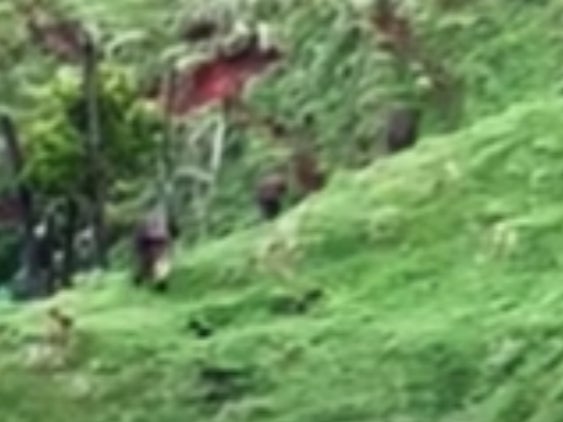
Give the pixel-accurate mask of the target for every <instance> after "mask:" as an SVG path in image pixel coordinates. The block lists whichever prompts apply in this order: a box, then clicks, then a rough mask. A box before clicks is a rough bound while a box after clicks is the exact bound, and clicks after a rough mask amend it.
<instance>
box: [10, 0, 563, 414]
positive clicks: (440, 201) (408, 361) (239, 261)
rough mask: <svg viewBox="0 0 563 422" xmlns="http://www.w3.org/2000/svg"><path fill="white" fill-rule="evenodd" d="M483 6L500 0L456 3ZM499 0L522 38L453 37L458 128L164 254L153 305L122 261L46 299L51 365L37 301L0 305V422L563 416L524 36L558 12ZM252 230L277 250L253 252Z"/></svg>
mask: <svg viewBox="0 0 563 422" xmlns="http://www.w3.org/2000/svg"><path fill="white" fill-rule="evenodd" d="M489 3H491V4H489ZM492 3H496V4H497V5H498V4H500V3H502V2H486V1H482V2H480V3H479V5H480V6H476V7H475V9H468V10H467V11H466V13H467V14H468V15H471V14H475V15H478V14H479V13H481V12H482V11H483V10H484V9H479V8H480V7H482V8H485V7H487V8H495V7H497V6H494V5H492ZM508 3H510V4H515V3H517V2H514V1H511V2H505V3H504V8H500V6H498V7H499V9H498V10H497V9H495V14H493V15H491V18H490V20H495V19H497V20H498V22H508V17H511V18H513V21H515V22H521V23H522V25H520V26H519V27H518V28H519V31H516V30H515V31H514V32H512V33H511V34H513V35H512V36H511V35H510V34H508V33H499V34H497V35H496V37H495V38H494V39H492V40H491V41H490V43H488V44H487V45H480V44H479V43H478V42H476V41H475V42H474V44H470V40H469V39H467V40H463V39H461V40H457V41H458V42H459V45H468V46H469V45H472V46H473V49H472V50H470V52H468V53H467V54H461V53H458V54H459V55H460V56H463V57H465V58H466V61H467V63H466V65H467V66H466V67H461V66H462V64H459V65H460V69H461V70H463V71H464V72H466V75H465V76H466V78H467V80H468V81H471V75H473V74H475V75H477V74H480V73H479V72H477V71H475V72H474V73H472V72H473V70H472V69H473V68H472V67H471V66H474V67H475V68H477V67H479V66H478V64H479V63H481V64H482V66H481V67H482V68H481V70H480V72H481V73H482V74H486V75H489V76H490V79H486V78H485V80H487V81H489V82H488V83H483V81H480V82H479V81H478V82H475V84H474V85H472V84H471V82H468V84H469V87H470V88H471V89H470V90H469V92H471V93H472V95H474V96H473V97H470V98H469V100H468V109H469V110H470V111H471V112H470V113H468V116H469V117H468V118H467V120H468V121H471V120H474V121H476V123H474V124H473V125H471V126H468V127H467V128H466V129H463V130H460V131H459V132H457V133H455V134H451V135H448V136H443V137H434V138H426V139H425V140H424V142H423V143H422V144H421V145H420V147H418V148H417V149H416V150H413V151H412V152H408V153H406V154H404V155H402V156H399V157H396V158H393V159H389V160H386V161H380V162H379V163H376V164H375V165H374V166H372V167H370V168H369V169H366V170H364V171H362V172H360V173H355V174H337V175H336V176H335V177H334V179H333V181H332V183H331V185H330V187H329V188H328V189H327V191H326V192H323V193H322V194H321V195H319V196H318V197H316V198H314V199H312V200H310V201H309V202H307V203H305V204H303V205H302V206H301V207H299V208H298V209H296V210H295V211H294V212H292V213H290V214H288V215H287V216H286V217H284V218H283V219H281V220H280V221H279V222H278V223H276V224H275V225H273V226H263V227H257V228H255V229H253V230H251V231H249V232H245V233H240V234H238V235H236V236H234V237H231V238H228V239H225V240H224V241H221V242H217V243H214V244H210V245H206V246H205V247H202V248H200V249H198V250H196V251H193V252H190V253H189V254H186V256H182V254H183V253H182V252H179V257H178V265H179V267H178V269H177V272H176V275H175V284H174V286H175V287H174V291H173V292H172V294H171V295H170V296H169V297H165V298H157V297H153V296H151V295H148V294H145V293H143V292H135V291H131V290H130V289H128V288H127V287H125V286H124V284H125V283H124V279H125V275H123V274H120V273H114V274H111V275H105V276H104V277H102V278H101V279H100V280H99V283H100V284H97V285H90V286H87V287H84V288H82V289H81V290H80V291H78V292H75V293H72V294H68V295H63V296H60V297H59V298H57V299H56V302H58V303H61V304H62V306H63V307H64V308H65V309H68V310H69V311H70V312H71V313H72V314H73V315H75V316H76V320H77V324H78V330H77V332H76V333H75V334H74V336H73V340H74V343H75V344H74V346H73V347H72V348H71V349H70V350H69V351H68V353H69V356H68V359H67V360H66V361H65V362H64V365H62V367H60V368H58V369H53V368H50V367H49V364H50V363H51V361H50V359H49V358H48V357H43V358H35V359H31V356H30V352H31V351H32V350H34V346H35V345H36V344H37V343H39V340H38V339H37V335H38V333H40V332H41V324H42V323H43V322H44V317H43V308H44V307H45V306H46V304H38V305H36V306H33V307H31V308H28V309H26V310H18V309H15V308H13V307H11V306H6V307H4V308H0V351H1V353H0V377H1V378H0V408H1V410H2V420H3V421H6V422H29V421H34V420H38V421H48V422H50V421H61V422H67V421H68V422H71V421H72V422H74V421H77V420H81V421H82V420H83V421H85V422H94V421H99V422H106V421H108V420H112V421H113V420H116V421H135V422H143V421H147V422H149V421H150V422H153V421H166V422H169V421H170V422H175V421H178V422H181V421H182V422H183V421H186V420H192V421H229V422H236V421H245V422H253V421H272V422H273V421H280V422H282V421H283V422H290V421H291V422H302V421H319V422H321V421H322V422H331V421H338V422H341V421H354V422H360V421H379V420H381V421H394V422H407V421H417V422H421V421H429V422H430V421H432V422H434V421H459V422H462V421H479V422H489V421H491V422H492V421H495V422H496V421H533V422H549V421H558V420H560V419H561V418H563V408H561V394H562V392H563V384H561V381H560V380H561V375H562V373H563V340H562V339H563V325H562V324H561V321H560V317H559V316H560V314H561V311H562V308H563V300H562V299H563V297H562V296H563V287H561V286H562V285H561V282H562V280H561V275H560V273H561V266H562V265H563V255H562V254H561V245H562V244H563V235H561V233H560V231H559V227H560V226H561V223H562V222H563V208H562V207H561V206H560V201H561V199H563V198H562V197H563V194H561V192H562V191H561V186H560V180H561V175H562V173H563V160H562V158H563V143H561V139H562V138H563V124H561V119H560V116H561V115H562V113H563V101H561V100H560V99H557V98H553V97H550V96H549V92H550V91H553V88H554V87H556V82H557V81H556V79H555V78H556V77H557V75H558V74H557V71H556V66H555V64H556V63H559V61H558V60H559V59H557V57H556V53H557V48H559V47H558V45H557V44H550V43H549V42H548V40H547V39H546V40H545V44H543V43H540V46H541V48H540V46H537V45H536V46H537V48H534V46H533V45H530V44H529V43H525V42H524V40H526V41H527V40H529V39H540V38H539V37H540V33H541V32H542V31H543V27H545V26H546V25H548V22H552V19H555V17H556V16H557V13H556V12H558V11H559V10H560V7H559V6H556V3H557V2H555V1H554V2H551V3H549V4H550V5H553V7H552V9H549V8H548V7H547V6H545V5H544V8H543V9H542V8H540V7H539V6H538V5H529V6H528V5H526V7H528V9H526V10H525V12H522V14H514V10H513V9H511V6H507V4H508ZM521 7H523V6H521ZM300 11H302V12H303V13H304V14H306V11H305V8H303V9H296V11H295V12H294V14H293V15H288V19H289V17H291V16H293V17H294V18H295V19H297V17H298V16H299V13H298V12H300ZM308 13H310V11H309V12H308ZM530 16H534V17H536V18H537V19H531V18H530ZM524 17H528V20H525V19H524ZM506 25H508V24H506ZM319 31H321V30H320V29H319ZM321 32H322V31H321ZM546 33H548V34H551V32H549V31H547V32H546ZM550 36H551V35H550ZM459 37H462V36H461V35H459ZM541 40H542V41H544V40H543V38H541ZM464 43H466V44H464ZM468 48H469V47H468ZM495 48H498V51H497V50H495ZM495 52H496V53H498V54H495ZM500 52H504V53H505V55H502V54H500ZM508 52H513V53H514V54H510V55H509V54H508ZM516 53H518V54H516ZM520 53H522V54H521V55H520ZM524 53H525V54H524ZM484 54H486V55H490V57H484V58H483V59H482V61H480V60H478V59H477V58H478V57H481V56H480V55H484ZM303 57H305V56H303ZM471 57H473V59H470V58H471ZM493 57H494V59H495V63H492V58H493ZM550 60H551V62H550ZM515 62H516V64H518V66H513V65H512V64H514V63H515ZM457 63H459V61H457ZM540 63H541V64H540ZM308 65H310V64H303V66H308ZM485 65H490V66H492V67H495V66H499V67H498V69H502V70H503V72H500V71H499V72H494V71H492V70H491V68H486V66H485ZM311 66H312V65H311ZM320 67H321V66H320V65H319V69H320ZM536 68H538V69H537V72H534V73H532V72H531V70H532V69H534V70H535V69H536ZM312 69H314V67H312ZM315 69H316V68H315ZM487 72H488V73H487ZM296 75H297V73H296ZM287 78H288V79H287V80H286V83H288V84H290V85H291V83H292V81H293V79H292V77H291V75H289V76H287ZM297 81H298V77H297V76H295V79H294V83H297ZM478 87H481V88H482V91H479V89H478ZM516 88H517V89H516ZM272 89H273V91H272V92H274V93H275V92H276V91H275V88H272ZM277 89H279V90H280V92H281V89H282V84H281V82H280V85H279V88H277ZM309 89H311V90H313V89H314V88H313V87H309ZM312 93H313V92H312ZM257 95H258V98H260V95H264V96H266V97H267V93H266V94H264V93H262V94H260V93H258V94H257ZM268 95H270V94H268ZM271 95H273V94H271ZM341 95H344V94H341ZM533 96H536V97H537V98H538V100H537V101H534V100H531V99H530V98H532V97H533ZM262 98H265V97H262ZM290 98H293V97H290V96H289V95H288V96H287V97H284V99H283V101H287V102H290V101H292V100H291V99H290ZM516 100H518V101H519V102H518V103H514V102H515V101H516ZM524 100H526V101H524ZM264 101H265V100H264ZM348 102H350V103H352V100H351V99H350V100H349V101H348ZM511 103H514V105H512V106H510V107H509V108H508V110H507V111H503V112H501V111H500V110H501V109H503V108H504V107H505V106H508V105H509V104H511ZM319 107H321V108H322V106H319ZM288 108H289V106H288ZM328 108H329V107H328V106H327V111H326V112H322V113H323V114H322V115H323V116H327V117H326V119H327V121H328V119H329V117H328V116H329V114H330V113H329V111H328ZM491 111H494V116H492V117H486V118H482V117H480V116H482V115H483V114H488V113H490V112H491ZM330 130H334V133H338V131H339V129H338V128H337V127H332V126H331V129H330ZM330 130H329V129H327V136H328V137H330V136H331V133H332V132H330ZM340 130H342V129H340ZM269 242H273V243H276V244H278V245H280V247H279V249H278V250H279V251H280V252H278V253H277V254H274V255H272V254H268V253H267V250H266V248H265V244H267V243H269ZM263 266H268V267H269V268H280V269H281V270H282V272H281V273H274V274H272V273H271V272H270V273H268V274H266V273H265V272H264V271H263V270H262V267H263ZM284 271H285V272H287V273H288V276H287V277H283V275H284V274H285V272H284ZM311 286H321V287H322V288H323V290H324V292H325V298H324V299H323V301H322V302H320V303H319V304H318V305H317V306H316V307H314V309H312V310H311V312H310V313H308V314H306V315H293V316H290V315H281V314H280V313H279V312H276V306H274V305H275V304H276V303H278V302H279V297H280V296H283V295H285V294H288V293H290V294H296V292H300V291H303V290H304V289H306V288H308V287H311ZM196 316H197V317H202V318H205V319H207V320H209V321H210V322H211V323H212V324H213V326H214V327H216V334H215V335H214V336H213V337H211V338H209V339H207V340H200V339H197V338H195V337H194V336H193V334H192V333H190V331H189V330H187V328H186V324H187V321H188V320H189V319H190V318H193V317H196ZM58 356H59V355H56V356H55V357H58ZM32 361H33V362H32ZM37 361H39V364H43V365H44V366H47V368H38V367H37V365H38V362H37ZM205 365H207V366H209V365H228V366H234V367H242V368H250V370H251V372H252V374H253V377H252V379H251V381H250V385H249V386H248V388H247V389H244V390H243V391H242V392H241V394H240V395H237V396H236V397H231V398H230V399H228V400H225V401H221V402H220V403H209V402H208V401H205V400H204V399H202V394H203V393H204V392H205V391H207V389H209V388H210V386H209V385H206V384H202V383H201V382H200V381H199V380H198V378H197V373H198V370H199V368H201V367H202V366H205Z"/></svg>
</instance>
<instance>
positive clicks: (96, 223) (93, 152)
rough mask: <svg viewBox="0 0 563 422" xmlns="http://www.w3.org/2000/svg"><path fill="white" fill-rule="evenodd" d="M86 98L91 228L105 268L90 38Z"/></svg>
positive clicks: (100, 164)
mask: <svg viewBox="0 0 563 422" xmlns="http://www.w3.org/2000/svg"><path fill="white" fill-rule="evenodd" d="M84 98H85V99H86V111H87V113H86V115H87V124H88V126H87V128H88V129H87V134H86V139H85V147H86V154H87V160H88V163H87V165H88V178H87V180H88V185H89V190H90V192H89V194H90V195H89V196H90V199H91V201H92V215H91V224H92V229H93V232H94V243H95V245H94V247H95V255H96V256H95V262H96V265H97V266H99V267H102V268H105V267H107V265H108V257H107V244H106V224H105V205H106V180H105V171H104V170H105V169H104V165H103V161H102V154H101V148H102V134H101V123H100V122H101V121H100V110H99V102H98V98H99V87H98V56H97V50H96V47H95V45H94V43H93V42H92V40H91V39H90V38H88V39H86V40H85V43H84Z"/></svg>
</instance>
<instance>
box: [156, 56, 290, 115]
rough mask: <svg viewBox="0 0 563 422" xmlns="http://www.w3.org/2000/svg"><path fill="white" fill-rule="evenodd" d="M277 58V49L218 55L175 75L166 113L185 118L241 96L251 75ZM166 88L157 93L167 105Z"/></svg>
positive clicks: (257, 72) (260, 70) (263, 68)
mask: <svg viewBox="0 0 563 422" xmlns="http://www.w3.org/2000/svg"><path fill="white" fill-rule="evenodd" d="M279 58H280V53H279V52H278V51H277V50H271V51H260V50H258V49H257V48H249V49H246V50H244V51H242V52H240V53H238V54H236V55H232V56H226V55H218V56H216V57H214V58H212V59H210V60H207V61H204V62H202V63H200V64H198V65H196V66H195V67H193V68H190V69H187V70H186V71H184V72H183V73H181V74H179V75H177V77H176V80H175V83H174V85H173V94H172V98H171V99H170V100H171V101H170V103H169V109H168V111H169V112H170V113H171V114H173V115H185V114H189V113H190V112H191V111H193V110H195V109H198V108H201V107H203V106H206V105H208V104H211V103H215V102H221V101H225V100H229V99H233V98H237V97H239V96H240V95H241V93H242V90H243V88H244V86H245V84H246V83H247V82H248V81H249V80H250V79H251V77H252V76H254V75H256V74H259V73H260V72H262V71H263V70H265V69H266V68H267V67H268V66H269V65H270V64H272V63H273V62H275V61H277V60H278V59H279ZM166 91H167V90H166V87H164V88H163V89H161V90H160V95H159V96H160V101H161V102H162V103H163V104H165V103H166Z"/></svg>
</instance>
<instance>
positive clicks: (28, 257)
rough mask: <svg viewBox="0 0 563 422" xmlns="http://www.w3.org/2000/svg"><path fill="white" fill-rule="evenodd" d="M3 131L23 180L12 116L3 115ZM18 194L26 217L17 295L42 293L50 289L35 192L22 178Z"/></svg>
mask: <svg viewBox="0 0 563 422" xmlns="http://www.w3.org/2000/svg"><path fill="white" fill-rule="evenodd" d="M0 133H1V134H2V136H3V138H4V141H5V142H6V148H7V153H8V155H9V157H10V161H11V163H12V171H13V174H14V178H15V179H17V180H19V179H20V176H21V174H22V170H23V167H24V158H23V153H22V149H21V145H20V142H19V139H18V136H17V133H16V128H15V126H14V123H13V121H12V119H11V118H10V117H9V116H7V115H5V114H2V115H0ZM17 196H18V202H19V211H20V213H21V221H22V253H21V274H20V275H21V277H19V278H18V279H17V281H16V285H15V286H14V292H15V295H16V296H17V297H18V298H21V299H30V298H34V297H40V296H42V295H44V294H45V293H46V286H45V285H44V281H45V280H44V279H43V277H42V276H41V275H42V274H41V273H42V271H41V265H40V262H39V249H40V248H39V244H38V241H37V238H36V236H35V226H36V223H37V221H36V216H35V210H34V203H33V193H32V190H31V188H30V187H29V186H28V184H27V183H25V182H23V181H21V180H19V181H18V183H17Z"/></svg>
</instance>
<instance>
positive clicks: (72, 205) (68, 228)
mask: <svg viewBox="0 0 563 422" xmlns="http://www.w3.org/2000/svg"><path fill="white" fill-rule="evenodd" d="M78 211H79V209H78V203H77V200H76V199H75V198H73V197H72V196H69V197H68V198H67V199H66V201H65V204H64V228H63V234H62V249H63V250H62V252H63V262H62V269H61V287H62V288H69V287H72V284H73V276H74V272H75V271H76V256H75V253H74V239H75V237H76V232H77V229H78Z"/></svg>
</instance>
